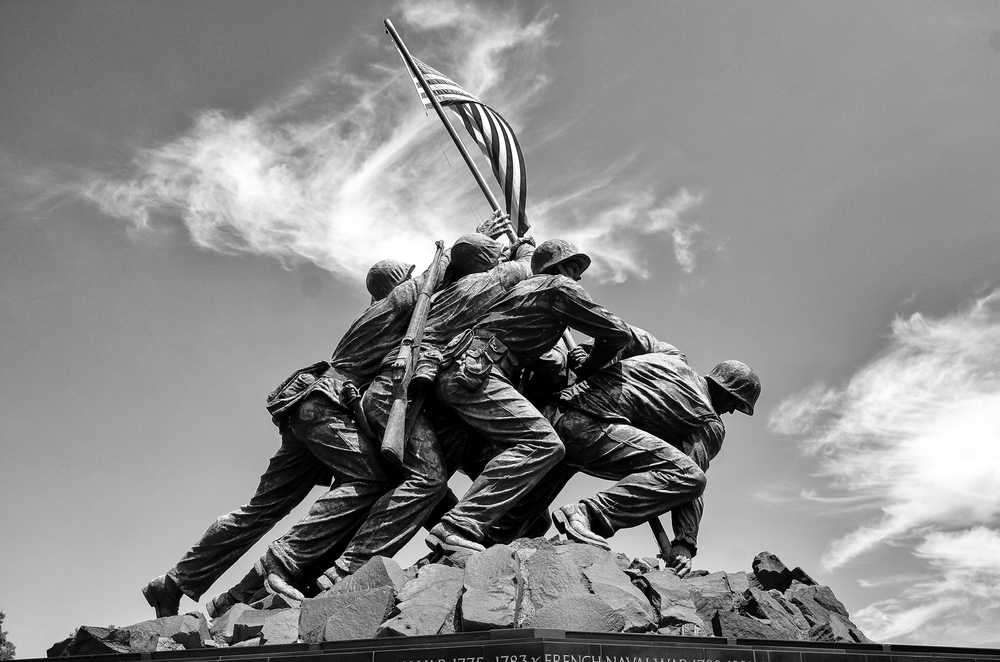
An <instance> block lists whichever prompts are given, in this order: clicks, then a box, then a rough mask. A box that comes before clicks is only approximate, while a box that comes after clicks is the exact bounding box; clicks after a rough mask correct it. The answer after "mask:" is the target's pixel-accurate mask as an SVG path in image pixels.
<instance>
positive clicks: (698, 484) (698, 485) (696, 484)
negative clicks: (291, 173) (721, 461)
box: [691, 468, 708, 499]
mask: <svg viewBox="0 0 1000 662" xmlns="http://www.w3.org/2000/svg"><path fill="white" fill-rule="evenodd" d="M691 483H692V488H691V489H692V491H693V492H694V498H696V499H697V498H698V497H700V496H701V495H702V494H704V493H705V488H706V487H707V486H708V476H706V475H705V472H704V471H702V470H701V469H699V468H695V470H694V471H693V472H692V476H691Z"/></svg>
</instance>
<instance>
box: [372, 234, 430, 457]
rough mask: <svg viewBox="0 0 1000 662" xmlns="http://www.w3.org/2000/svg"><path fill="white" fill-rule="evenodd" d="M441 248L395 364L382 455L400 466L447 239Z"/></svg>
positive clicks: (420, 295) (400, 345)
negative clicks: (415, 370) (422, 345)
mask: <svg viewBox="0 0 1000 662" xmlns="http://www.w3.org/2000/svg"><path fill="white" fill-rule="evenodd" d="M435 246H437V250H436V251H435V252H434V261H433V262H431V267H430V269H428V270H427V280H425V281H424V284H423V286H422V287H421V288H420V293H419V294H418V295H417V303H416V305H415V306H414V307H413V315H412V316H411V317H410V325H409V326H408V327H407V329H406V335H405V336H403V340H402V341H400V343H399V355H398V356H397V357H396V360H395V361H394V362H393V364H392V407H391V408H390V409H389V420H388V422H386V424H385V434H384V435H382V457H384V458H385V459H386V460H388V461H389V462H391V463H392V464H395V465H396V466H400V465H402V464H403V455H404V453H405V452H406V437H407V434H408V432H409V430H408V429H407V420H406V418H407V416H406V400H407V391H408V390H409V388H410V379H412V377H413V367H414V366H415V365H416V363H417V358H418V356H419V352H420V341H421V340H422V339H423V337H424V327H425V326H426V325H427V312H428V311H429V310H430V307H431V295H432V294H433V293H434V290H435V289H436V288H437V286H438V281H439V280H441V274H440V271H441V255H442V254H443V253H444V242H443V241H437V242H435Z"/></svg>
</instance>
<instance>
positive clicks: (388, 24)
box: [385, 19, 517, 243]
mask: <svg viewBox="0 0 1000 662" xmlns="http://www.w3.org/2000/svg"><path fill="white" fill-rule="evenodd" d="M385 33H386V34H387V35H389V37H391V38H392V41H393V43H395V44H396V48H397V49H399V52H400V54H401V55H402V56H403V61H404V62H405V63H406V66H407V68H409V70H410V71H411V72H412V73H413V75H414V76H416V78H417V80H418V81H419V82H420V87H421V88H423V90H424V94H426V95H427V98H428V99H430V102H431V105H432V106H434V111H435V112H436V113H437V115H438V117H439V118H440V119H441V123H442V124H444V128H445V129H447V130H448V135H450V136H451V139H452V140H454V141H455V147H457V148H458V151H459V153H460V154H461V155H462V158H463V159H465V164H466V165H467V166H469V170H471V171H472V176H473V177H475V178H476V182H477V183H478V184H479V188H480V189H481V190H482V191H483V195H485V196H486V200H487V201H489V203H490V207H492V208H493V211H494V212H497V211H500V210H501V207H500V204H499V203H498V202H497V199H496V197H494V195H493V191H492V190H490V187H489V184H487V183H486V180H485V179H483V175H482V173H481V172H479V168H478V167H476V163H475V161H473V160H472V155H470V154H469V151H468V150H467V149H465V143H463V142H462V139H461V138H460V137H459V135H458V132H457V131H455V127H454V126H452V124H451V120H449V119H448V116H447V115H445V113H444V108H442V107H441V102H439V101H438V100H437V96H436V95H435V94H434V92H432V91H431V86H430V84H429V83H428V82H427V79H426V78H424V74H423V72H421V71H420V69H419V68H418V67H417V64H416V63H415V62H414V61H413V56H412V55H410V51H408V50H407V49H406V44H404V43H403V40H402V39H400V38H399V33H398V32H396V28H394V27H393V25H392V21H390V20H389V19H385ZM507 236H508V238H509V239H510V241H511V243H513V242H514V241H516V240H517V236H516V235H515V234H514V232H513V230H509V231H508V232H507Z"/></svg>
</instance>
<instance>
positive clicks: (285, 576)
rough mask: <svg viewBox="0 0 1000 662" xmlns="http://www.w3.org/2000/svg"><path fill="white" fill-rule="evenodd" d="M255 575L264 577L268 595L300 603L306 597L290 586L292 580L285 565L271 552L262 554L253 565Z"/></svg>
mask: <svg viewBox="0 0 1000 662" xmlns="http://www.w3.org/2000/svg"><path fill="white" fill-rule="evenodd" d="M254 568H255V569H256V571H257V573H258V574H260V575H261V576H262V577H264V588H266V589H267V590H268V592H270V593H276V594H277V595H280V596H281V597H283V598H289V599H291V600H298V601H300V602H301V601H302V600H305V599H306V596H305V595H303V594H302V592H301V591H299V590H298V589H297V588H295V587H294V586H292V581H293V580H292V578H291V577H290V576H289V572H288V570H287V569H286V568H285V565H284V564H283V563H282V562H281V561H279V560H278V559H277V557H275V556H274V554H272V553H271V550H267V551H266V552H264V556H262V557H260V559H259V560H258V561H257V563H256V564H255V565H254Z"/></svg>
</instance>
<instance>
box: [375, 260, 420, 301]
mask: <svg viewBox="0 0 1000 662" xmlns="http://www.w3.org/2000/svg"><path fill="white" fill-rule="evenodd" d="M413 267H414V265H412V264H406V263H405V262H400V261H399V260H379V261H378V262H376V263H375V264H373V265H372V268H371V269H369V270H368V276H367V277H366V278H365V286H366V287H367V288H368V293H369V294H371V295H372V301H379V300H381V299H384V298H386V297H387V296H389V292H392V288H394V287H396V286H397V285H399V284H400V283H402V282H403V281H404V280H406V279H407V278H409V277H410V275H411V274H412V273H413Z"/></svg>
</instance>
